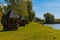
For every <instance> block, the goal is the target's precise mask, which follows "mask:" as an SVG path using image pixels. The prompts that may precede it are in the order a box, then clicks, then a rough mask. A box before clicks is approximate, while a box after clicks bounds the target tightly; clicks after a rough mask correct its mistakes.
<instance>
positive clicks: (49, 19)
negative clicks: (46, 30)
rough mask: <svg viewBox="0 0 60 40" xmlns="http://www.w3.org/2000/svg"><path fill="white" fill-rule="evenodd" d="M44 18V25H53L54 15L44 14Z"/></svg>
mask: <svg viewBox="0 0 60 40" xmlns="http://www.w3.org/2000/svg"><path fill="white" fill-rule="evenodd" d="M44 18H45V23H54V19H55V18H54V15H52V14H50V13H46V14H44Z"/></svg>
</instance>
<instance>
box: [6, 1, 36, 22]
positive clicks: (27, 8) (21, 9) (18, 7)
mask: <svg viewBox="0 0 60 40" xmlns="http://www.w3.org/2000/svg"><path fill="white" fill-rule="evenodd" d="M5 1H6V2H7V3H8V8H7V9H14V11H15V12H16V13H18V14H19V15H20V16H23V17H27V18H28V19H29V20H30V21H31V20H32V19H33V18H34V16H35V13H34V11H33V10H32V1H31V0H29V1H28V0H5ZM7 11H8V10H7Z"/></svg>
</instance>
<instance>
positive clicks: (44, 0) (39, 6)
mask: <svg viewBox="0 0 60 40" xmlns="http://www.w3.org/2000/svg"><path fill="white" fill-rule="evenodd" d="M0 2H4V0H0ZM32 3H33V10H34V11H35V14H36V16H37V17H39V18H43V15H44V14H45V13H47V12H49V13H51V14H53V15H54V16H55V18H60V0H32Z"/></svg>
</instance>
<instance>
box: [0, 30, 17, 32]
mask: <svg viewBox="0 0 60 40" xmlns="http://www.w3.org/2000/svg"><path fill="white" fill-rule="evenodd" d="M8 31H16V30H0V32H8Z"/></svg>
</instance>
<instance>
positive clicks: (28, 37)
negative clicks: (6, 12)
mask: <svg viewBox="0 0 60 40" xmlns="http://www.w3.org/2000/svg"><path fill="white" fill-rule="evenodd" d="M0 30H2V25H0ZM0 40H60V30H56V29H53V28H51V27H47V26H44V25H42V24H38V23H35V22H31V23H30V24H28V25H26V26H23V27H20V28H19V29H18V30H16V31H4V32H0Z"/></svg>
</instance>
